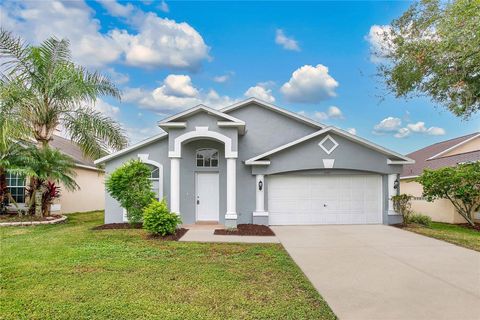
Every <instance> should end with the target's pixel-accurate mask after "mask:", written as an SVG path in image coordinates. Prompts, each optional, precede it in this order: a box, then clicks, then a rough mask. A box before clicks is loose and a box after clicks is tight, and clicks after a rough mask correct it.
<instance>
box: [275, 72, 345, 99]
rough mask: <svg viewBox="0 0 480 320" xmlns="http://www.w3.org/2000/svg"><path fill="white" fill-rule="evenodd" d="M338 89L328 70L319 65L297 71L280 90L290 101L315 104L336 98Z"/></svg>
mask: <svg viewBox="0 0 480 320" xmlns="http://www.w3.org/2000/svg"><path fill="white" fill-rule="evenodd" d="M337 87H338V82H337V81H336V80H335V79H334V78H333V77H332V76H331V75H330V74H329V73H328V68H327V67H326V66H324V65H321V64H318V65H317V66H316V67H314V66H311V65H304V66H303V67H301V68H299V69H297V70H295V71H294V72H293V74H292V77H291V78H290V80H289V81H288V82H286V83H285V84H284V85H283V86H282V87H281V89H280V90H281V92H282V93H283V95H284V96H285V98H286V99H287V100H288V101H291V102H303V103H309V102H310V103H313V102H319V101H322V100H325V99H328V98H331V97H335V96H336V93H335V89H336V88H337Z"/></svg>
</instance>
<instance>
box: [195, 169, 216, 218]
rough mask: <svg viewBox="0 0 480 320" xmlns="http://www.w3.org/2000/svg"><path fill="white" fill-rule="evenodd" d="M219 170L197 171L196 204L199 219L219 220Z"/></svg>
mask: <svg viewBox="0 0 480 320" xmlns="http://www.w3.org/2000/svg"><path fill="white" fill-rule="evenodd" d="M218 180H219V179H218V172H197V174H196V181H195V190H196V191H195V206H196V212H197V221H219V217H220V209H219V202H220V201H219V186H218Z"/></svg>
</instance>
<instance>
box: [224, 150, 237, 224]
mask: <svg viewBox="0 0 480 320" xmlns="http://www.w3.org/2000/svg"><path fill="white" fill-rule="evenodd" d="M236 219H237V159H236V158H227V212H226V213H225V220H236ZM225 224H226V225H227V224H228V222H227V221H225ZM235 224H236V221H235Z"/></svg>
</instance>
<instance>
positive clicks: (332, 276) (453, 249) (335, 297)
mask: <svg viewBox="0 0 480 320" xmlns="http://www.w3.org/2000/svg"><path fill="white" fill-rule="evenodd" d="M272 229H273V231H274V232H275V234H276V235H277V237H278V238H279V239H280V241H281V243H282V244H283V246H284V247H285V248H286V249H287V251H288V253H289V254H290V256H291V257H292V258H293V260H294V261H295V262H296V263H297V264H298V265H299V266H300V268H301V269H302V270H303V272H304V273H305V274H306V275H307V277H308V278H309V279H310V281H311V282H312V283H313V285H314V286H315V288H316V289H317V290H318V291H319V292H320V294H321V295H322V296H323V297H324V298H325V300H326V301H327V303H328V304H329V305H330V307H331V308H332V310H333V311H334V312H335V314H336V315H337V316H338V317H339V318H340V319H369V320H373V319H382V320H383V319H402V320H403V319H405V320H406V319H412V320H413V319H452V320H453V319H462V320H467V319H477V320H478V319H480V253H479V252H476V251H473V250H469V249H465V248H461V247H458V246H455V245H452V244H449V243H446V242H443V241H439V240H435V239H431V238H427V237H424V236H421V235H418V234H415V233H411V232H408V231H403V230H400V229H397V228H394V227H389V226H383V225H358V226H353V225H344V226H284V227H272Z"/></svg>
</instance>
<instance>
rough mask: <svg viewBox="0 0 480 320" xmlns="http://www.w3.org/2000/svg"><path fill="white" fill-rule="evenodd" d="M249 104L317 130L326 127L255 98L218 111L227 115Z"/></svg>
mask: <svg viewBox="0 0 480 320" xmlns="http://www.w3.org/2000/svg"><path fill="white" fill-rule="evenodd" d="M250 103H256V104H257V105H259V106H262V107H265V108H268V109H270V110H273V111H276V112H278V113H281V114H283V115H286V116H287V117H290V118H293V119H296V120H300V121H301V122H303V123H306V124H309V125H311V126H313V127H316V128H318V129H322V128H324V127H326V125H324V124H322V123H320V122H317V121H314V120H312V119H310V118H307V117H304V116H302V115H300V114H298V113H295V112H291V111H289V110H286V109H283V108H280V107H278V106H276V105H274V104H271V103H268V102H266V101H263V100H260V99H257V98H248V99H246V100H243V101H240V102H237V103H234V104H232V105H230V106H228V107H225V108H223V109H221V110H220V111H222V112H224V113H227V112H230V111H233V110H236V109H239V108H241V107H244V106H246V105H248V104H250Z"/></svg>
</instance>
